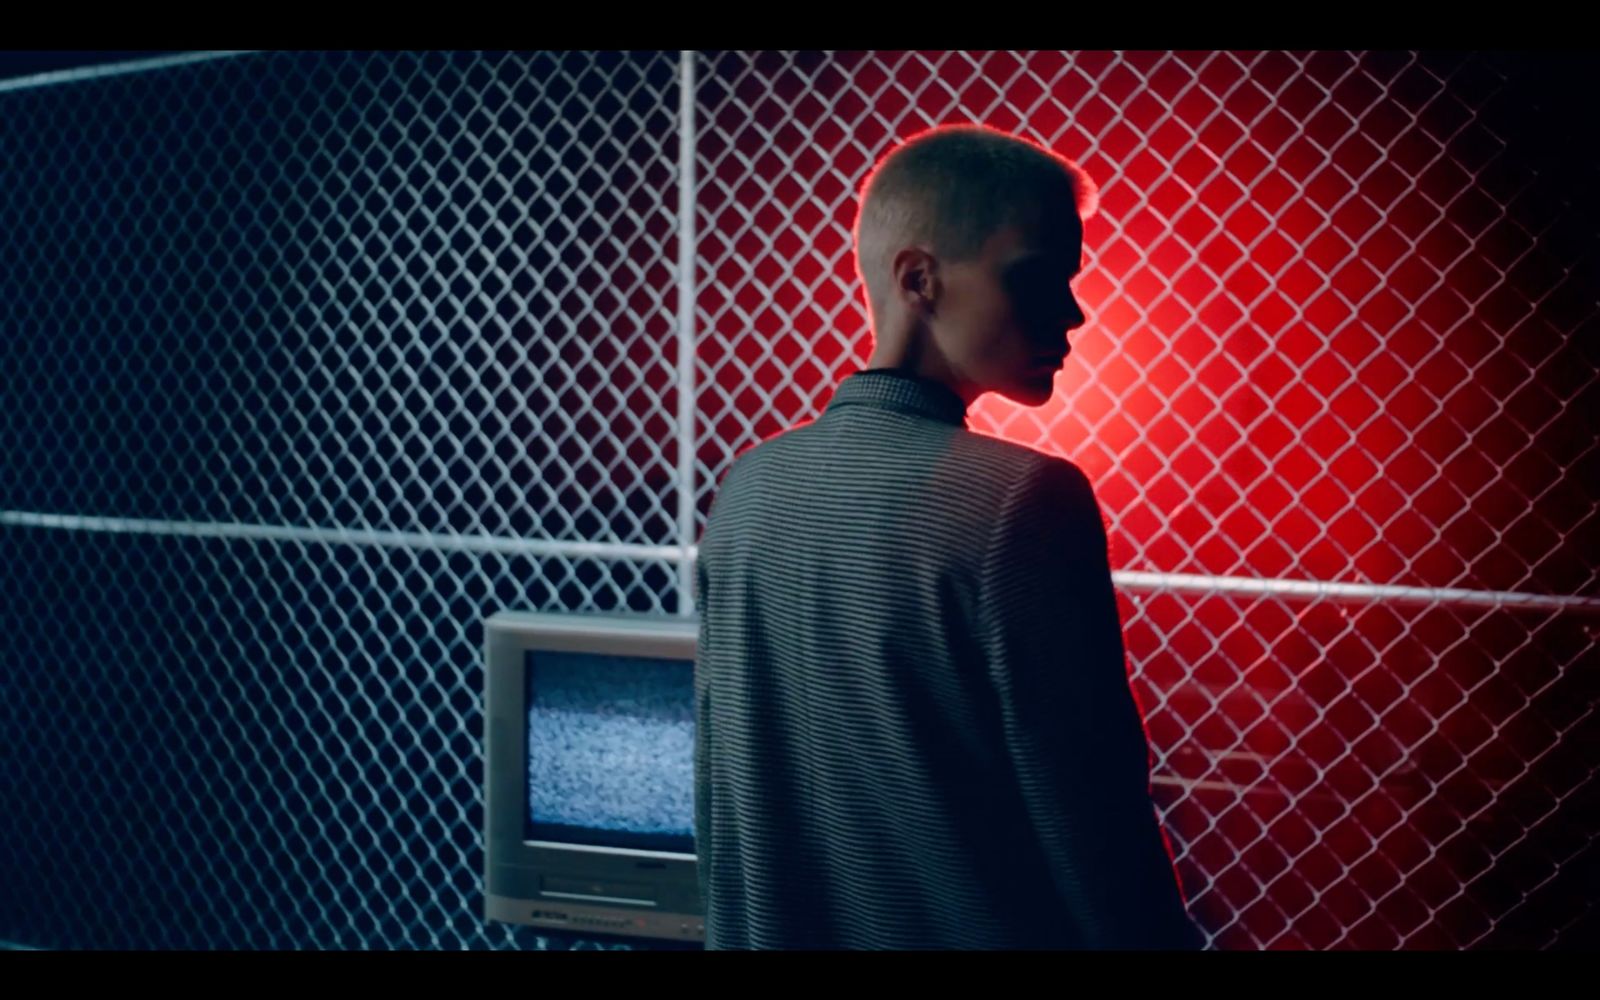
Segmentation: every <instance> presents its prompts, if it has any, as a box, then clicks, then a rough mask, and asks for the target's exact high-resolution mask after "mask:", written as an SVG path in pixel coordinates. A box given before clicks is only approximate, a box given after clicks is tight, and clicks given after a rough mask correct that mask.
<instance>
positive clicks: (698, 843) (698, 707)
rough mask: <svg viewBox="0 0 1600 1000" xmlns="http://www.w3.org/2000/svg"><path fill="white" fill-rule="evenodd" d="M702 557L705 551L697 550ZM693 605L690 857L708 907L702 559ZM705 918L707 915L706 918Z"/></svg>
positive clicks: (706, 641)
mask: <svg viewBox="0 0 1600 1000" xmlns="http://www.w3.org/2000/svg"><path fill="white" fill-rule="evenodd" d="M700 551H701V553H702V555H703V554H704V552H705V549H704V548H703V547H702V548H701V550H700ZM694 581H695V584H694V603H695V607H696V608H697V609H698V611H699V614H700V631H699V635H698V637H697V638H696V640H695V653H694V854H695V868H696V875H697V876H698V878H699V880H700V905H701V906H702V907H706V908H707V909H709V907H710V904H711V895H710V879H711V768H710V737H711V684H710V676H709V673H708V671H707V669H706V657H707V655H708V654H709V652H710V649H711V628H710V625H709V622H708V620H707V616H706V602H707V600H708V598H709V597H710V580H709V577H708V575H707V573H706V563H705V559H704V558H700V559H696V560H695V578H694ZM708 915H709V914H708Z"/></svg>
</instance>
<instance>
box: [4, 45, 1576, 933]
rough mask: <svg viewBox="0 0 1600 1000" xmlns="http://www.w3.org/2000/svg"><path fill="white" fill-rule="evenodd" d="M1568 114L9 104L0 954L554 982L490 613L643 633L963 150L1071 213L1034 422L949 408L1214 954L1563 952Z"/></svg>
mask: <svg viewBox="0 0 1600 1000" xmlns="http://www.w3.org/2000/svg"><path fill="white" fill-rule="evenodd" d="M1564 74H1566V75H1564ZM1576 79H1580V76H1579V75H1578V71H1577V70H1575V69H1572V68H1571V67H1570V66H1569V65H1568V64H1567V63H1563V62H1561V61H1560V60H1559V59H1557V58H1555V57H1549V58H1545V59H1542V60H1540V61H1538V62H1537V63H1536V62H1534V61H1532V60H1528V59H1526V58H1512V57H1504V56H1497V55H1484V54H1478V55H1459V54H1445V55H1435V54H1423V55H1410V54H1402V53H1382V54H1377V55H1362V54H1345V53H1331V52H1319V53H1310V54H1296V53H1247V54H1239V53H1178V54H1161V53H1134V54H1077V55H1074V54H1060V53H1028V54H1021V55H1018V54H1008V53H983V54H965V53H934V54H920V53H887V54H886V53H848V54H822V53H817V54H778V53H762V54H746V53H696V54H692V55H688V56H685V55H683V54H680V53H675V52H673V53H637V52H635V53H626V54H593V53H562V54H555V55H552V54H494V55H486V54H476V53H410V54H381V55H380V54H328V53H311V54H300V53H252V54H242V55H231V56H226V57H218V58H211V59H200V60H193V59H175V60H169V61H166V62H164V63H162V64H159V65H153V66H148V67H145V68H143V69H141V70H139V71H136V72H135V71H130V72H123V73H115V74H109V75H85V76H84V77H83V78H80V79H75V80H61V81H57V82H51V83H49V84H48V85H44V84H41V83H39V82H38V81H32V82H30V81H24V82H22V83H20V84H0V226H3V228H4V231H5V232H6V233H7V234H8V239H7V240H6V241H5V242H4V244H3V246H0V456H3V458H0V469H3V473H0V566H3V567H4V572H3V574H0V665H3V669H4V671H5V674H4V676H5V694H6V697H5V698H4V699H0V733H3V734H4V736H3V737H0V740H3V742H0V746H3V747H4V760H5V764H4V766H3V767H0V806H3V807H0V862H3V869H0V871H3V876H0V877H3V879H4V886H3V890H0V938H6V939H10V940H12V941H18V942H22V943H26V944H40V945H46V946H53V947H186V948H194V947H197V948H213V947H226V948H274V947H291V948H310V947H339V948H364V947H379V948H460V947H471V948H483V947H507V946H535V947H549V946H555V947H562V946H572V945H574V944H577V945H580V946H594V945H596V944H599V943H600V942H597V941H578V942H573V941H572V940H570V939H563V938H559V937H556V936H554V935H546V934H534V933H532V932H531V931H528V930H526V929H517V928H510V927H506V926H503V925H497V924H496V925H486V924H485V923H484V922H483V921H482V919H481V917H480V913H481V903H480V901H481V886H480V878H481V870H482V854H481V850H482V848H481V843H480V832H481V829H482V799H481V787H482V759H481V736H482V722H481V710H482V705H481V698H480V692H481V690H482V677H481V673H480V671H481V669H482V664H481V662H480V654H481V648H482V634H481V621H482V619H483V618H484V617H486V616H487V615H488V614H490V613H492V612H494V611H497V610H500V609H501V608H507V607H513V608H537V609H541V610H573V611H579V610H631V611H636V612H640V613H653V614H688V613H692V609H691V608H690V607H689V606H688V600H689V595H690V591H689V590H688V587H687V581H688V579H689V576H688V575H687V569H688V560H689V559H690V558H692V554H693V549H692V544H693V542H694V540H695V539H696V538H697V537H698V535H699V532H700V529H701V527H702V526H703V524H704V517H705V514H706V512H707V510H708V509H709V505H710V501H711V498H712V496H713V494H714V490H715V484H716V482H717V481H718V479H719V478H720V476H721V473H722V471H723V470H724V469H725V468H726V467H727V465H728V464H729V463H730V462H731V460H732V458H733V456H734V455H735V454H736V453H737V452H738V451H740V450H741V449H743V448H745V447H748V446H749V445H751V444H753V443H755V442H756V441H758V440H760V439H761V438H762V437H765V436H766V435H768V434H771V433H774V432H776V431H778V430H780V429H782V428H783V427H785V426H787V425H789V424H792V423H794V422H795V421H797V420H802V419H806V418H808V417H810V416H813V415H814V414H815V413H816V412H817V411H818V410H819V409H820V407H821V406H822V405H823V404H824V403H825V402H826V400H827V397H828V394H829V392H830V391H831V387H832V386H833V385H835V384H836V383H837V382H838V380H839V379H840V378H842V377H843V376H844V375H845V374H848V373H849V372H850V371H852V370H854V369H855V368H857V367H859V365H860V364H861V363H862V362H863V361H864V359H865V357H866V355H867V352H868V349H869V346H870V342H869V334H868V329H867V324H866V317H865V313H864V308H863V305H862V300H861V295H860V289H859V286H858V284H857V282H856V281H855V279H854V276H853V272H852V267H851V261H850V238H849V230H850V223H851V220H852V218H853V215H854V211H855V190H856V188H857V186H858V185H859V182H860V180H861V178H862V177H863V176H864V174H865V172H866V170H867V169H868V168H869V166H870V165H871V163H872V161H873V160H874V158H875V157H877V156H878V155H881V153H882V152H884V151H885V150H886V149H887V148H888V147H889V146H890V145H891V144H892V143H893V142H894V141H895V140H896V139H898V138H903V137H905V136H906V135H909V134H910V133H912V132H914V131H916V130H917V129H920V128H922V127H926V126H929V125H933V124H938V123H941V122H947V121H981V122H985V123H988V124H991V125H994V126H996V127H999V128H1003V129H1006V130H1009V131H1016V132H1018V133H1020V134H1023V135H1027V136H1029V137H1031V138H1034V139H1036V140H1038V141H1040V142H1042V143H1045V144H1047V145H1049V146H1051V147H1052V148H1055V149H1057V150H1059V151H1060V152H1062V153H1064V154H1066V155H1068V156H1071V157H1073V158H1074V159H1077V160H1078V161H1080V162H1081V163H1083V164H1084V166H1085V167H1086V168H1087V169H1088V170H1089V171H1090V172H1091V173H1092V174H1093V175H1094V176H1095V177H1096V179H1097V180H1098V181H1099V183H1100V185H1101V191H1102V198H1101V210H1100V213H1099V214H1098V215H1097V216H1096V217H1094V218H1093V219H1092V220H1090V222H1089V223H1088V225H1087V227H1086V234H1085V250H1086V253H1087V256H1088V261H1089V266H1088V267H1087V268H1086V270H1085V273H1084V276H1083V277H1082V278H1081V279H1080V285H1079V298H1080V299H1081V300H1082V301H1083V303H1084V304H1085V307H1086V309H1087V312H1088V313H1089V316H1090V323H1089V325H1088V326H1087V327H1085V328H1084V329H1083V330H1081V331H1079V332H1078V333H1077V334H1075V335H1074V352H1073V358H1072V361H1071V362H1070V363H1069V366H1068V369H1067V371H1066V372H1064V373H1063V374H1062V375H1061V376H1060V384H1059V385H1058V391H1057V394H1056V398H1055V399H1054V400H1053V401H1052V402H1051V403H1050V404H1049V405H1047V406H1045V407H1041V408H1038V409H1034V410H1028V409H1024V408H1020V407H1015V406H1012V405H1010V404H1009V403H1007V402H1005V401H1004V400H1001V399H998V398H995V397H987V398H985V399H984V400H980V401H979V402H978V403H977V404H975V406H974V407H973V411H972V417H973V420H972V422H973V425H974V427H975V429H978V430H981V431H984V432H988V433H994V434H1000V435H1004V436H1006V437H1009V438H1011V439H1014V440H1018V441H1022V442H1023V443H1026V444H1029V445H1033V446H1035V447H1039V448H1042V449H1045V450H1049V451H1053V452H1056V453H1059V454H1062V455H1065V456H1067V457H1069V458H1071V459H1073V460H1074V461H1075V462H1077V463H1078V464H1079V465H1080V466H1082V467H1083V468H1084V469H1085V471H1086V472H1088V473H1089V474H1090V476H1091V478H1092V479H1093V480H1094V482H1095V484H1096V488H1097V490H1098V493H1099V496H1100V499H1101V502H1102V505H1103V506H1104V507H1105V509H1106V513H1107V515H1108V517H1109V519H1110V521H1111V530H1110V534H1111V540H1112V541H1111V545H1112V549H1111V554H1112V564H1113V567H1115V568H1116V569H1117V571H1118V573H1117V582H1118V584H1119V588H1120V591H1121V595H1122V598H1123V604H1124V606H1123V615H1124V626H1125V632H1126V636H1127V641H1128V649H1129V661H1130V667H1131V669H1132V671H1133V675H1134V682H1135V687H1136V689H1137V691H1138V693H1139V695H1140V698H1141V702H1142V704H1143V705H1144V708H1145V711H1146V715H1147V722H1148V725H1149V729H1150V733H1151V737H1152V741H1153V749H1154V751H1155V754H1156V757H1157V760H1158V764H1157V767H1156V770H1155V774H1154V782H1155V789H1156V792H1157V795H1158V802H1159V805H1160V806H1161V808H1162V810H1163V812H1164V815H1165V820H1166V823H1167V826H1168V829H1169V832H1170V833H1171V835H1172V839H1173V846H1174V848H1175V850H1176V851H1177V852H1178V854H1179V868H1180V873H1181V874H1182V876H1183V879H1184V884H1185V886H1186V888H1187V889H1188V892H1189V895H1190V899H1191V905H1192V909H1193V911H1194V913H1195V914H1196V916H1197V918H1198V920H1199V922H1200V923H1201V925H1202V926H1203V927H1204V928H1205V930H1206V931H1207V933H1208V934H1209V936H1210V937H1211V940H1212V943H1213V945H1214V946H1216V947H1222V948H1259V947H1273V948H1278V947H1291V948H1294V947H1309V948H1325V947H1370V948H1395V947H1406V948H1416V947H1439V948H1461V947H1483V946H1496V945H1516V946H1531V947H1546V946H1550V945H1562V944H1569V943H1571V942H1572V941H1573V940H1575V938H1576V936H1577V935H1578V934H1579V933H1580V932H1583V931H1585V929H1586V928H1587V927H1590V926H1592V924H1593V921H1594V918H1595V907H1594V906H1593V903H1594V897H1595V886H1596V885H1600V850H1597V847H1596V842H1595V835H1596V832H1597V829H1600V822H1597V821H1596V820H1595V819H1594V817H1595V816H1597V815H1600V802H1597V797H1600V793H1597V783H1596V781H1595V770H1596V767H1597V765H1600V751H1597V750H1596V749H1595V748H1596V747H1600V739H1596V737H1597V736H1600V733H1597V729H1600V724H1597V718H1600V716H1597V714H1596V712H1595V703H1596V696H1597V691H1596V688H1597V686H1600V685H1597V678H1596V671H1595V669H1594V667H1593V660H1594V652H1595V629H1596V622H1597V620H1600V619H1597V616H1596V615H1595V611H1596V610H1597V607H1600V597H1597V590H1596V571H1597V561H1596V559H1595V553H1596V552H1600V545H1597V537H1596V536H1597V525H1600V518H1597V517H1596V497H1595V491H1594V488H1593V484H1594V483H1595V482H1597V481H1600V476H1597V475H1596V472H1597V469H1596V465H1597V455H1600V449H1597V448H1596V444H1597V442H1600V432H1597V428H1596V425H1595V423H1594V421H1593V419H1592V416H1589V415H1590V414H1593V413H1594V412H1600V407H1597V402H1600V400H1597V398H1596V397H1597V395H1600V379H1597V377H1596V372H1597V369H1600V354H1597V350H1596V344H1595V341H1594V337H1593V326H1594V322H1593V321H1594V318H1595V314H1596V299H1595V296H1596V292H1595V290H1596V288H1597V287H1600V282H1597V280H1596V277H1597V274H1596V264H1597V260H1600V254H1597V249H1596V233H1597V231H1600V227H1597V225H1596V220H1597V218H1600V213H1597V212H1596V200H1595V199H1596V192H1600V183H1597V182H1600V176H1597V175H1600V168H1597V165H1596V164H1597V159H1596V157H1595V156H1594V148H1593V144H1592V140H1588V138H1587V137H1586V136H1581V135H1580V134H1579V131H1578V129H1577V128H1576V127H1575V125H1574V124H1573V123H1571V122H1568V121H1565V120H1564V119H1563V118H1562V115H1561V109H1562V104H1561V102H1560V101H1559V100H1557V98H1558V97H1559V95H1560V94H1561V93H1562V92H1563V89H1564V87H1565V86H1567V85H1569V84H1571V83H1572V82H1573V81H1574V80H1576ZM1581 80H1582V81H1586V82H1588V83H1590V84H1592V82H1593V74H1587V75H1582V76H1581ZM1583 143H1587V144H1586V145H1585V144H1583ZM689 206H692V211H690V210H689ZM107 902H113V903H114V905H111V906H107V905H105V904H106V903H107ZM611 943H613V944H615V943H619V942H611Z"/></svg>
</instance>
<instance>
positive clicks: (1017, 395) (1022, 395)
mask: <svg viewBox="0 0 1600 1000" xmlns="http://www.w3.org/2000/svg"><path fill="white" fill-rule="evenodd" d="M1055 394H1056V383H1055V378H1054V376H1053V375H1052V376H1051V377H1049V378H1044V379H1039V380H1031V379H1024V380H1022V381H1020V382H1017V383H1015V384H1013V385H1012V386H1010V387H1009V388H1007V389H1006V390H1005V391H1004V392H1002V393H1001V394H1000V395H1002V396H1004V397H1006V398H1007V399H1009V400H1011V401H1012V402H1013V403H1020V404H1022V405H1023V406H1043V405H1044V404H1045V403H1048V402H1049V401H1050V397H1051V396H1054V395H1055Z"/></svg>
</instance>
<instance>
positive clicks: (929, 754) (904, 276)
mask: <svg viewBox="0 0 1600 1000" xmlns="http://www.w3.org/2000/svg"><path fill="white" fill-rule="evenodd" d="M1094 200H1095V190H1094V186H1093V183H1092V181H1090V179H1089V178H1088V176H1087V175H1086V174H1085V173H1084V172H1083V171H1082V170H1081V169H1080V168H1078V167H1077V166H1076V165H1075V164H1073V163H1072V162H1071V161H1069V160H1065V159H1063V158H1061V157H1059V156H1057V155H1055V154H1053V153H1050V152H1048V151H1046V150H1044V149H1042V148H1040V147H1038V146H1036V145H1034V144H1032V143H1030V142H1028V141H1026V140H1023V139H1020V138H1017V137H1014V136H1010V135H1007V134H1005V133H1002V132H998V131H995V130H992V129H988V128H985V127H981V126H946V127H942V128H937V129H933V130H930V131H929V132H926V133H923V134H921V135H918V136H915V137H913V138H911V139H910V140H909V141H907V142H906V143H904V144H903V145H901V146H899V147H898V148H896V149H895V150H893V151H892V152H891V153H890V154H889V155H888V156H887V157H885V158H884V159H883V160H882V161H881V162H880V163H879V164H878V166H877V167H876V168H875V169H874V170H873V171H872V173H871V175H870V176H869V178H868V180H867V182H866V184H865V186H864V189H863V194H862V199H861V207H860V212H859V217H858V220H857V223H856V232H855V237H856V255H857V266H858V268H859V271H860V274H861V277H862V279H863V281H864V283H865V287H866V293H867V304H868V310H869V314H870V317H871V324H872V334H873V341H874V343H873V351H872V355H871V359H870V360H869V361H868V362H867V366H866V368H865V369H864V370H861V371H857V372H855V373H853V374H851V375H849V376H848V377H847V378H845V379H844V380H843V381H842V382H841V383H840V384H839V385H838V386H837V387H836V389H835V391H834V394H833V396H832V398H831V400H830V401H829V403H828V405H827V407H826V408H825V410H824V411H823V413H822V414H821V415H820V416H819V417H818V418H817V419H815V420H813V421H810V422H808V423H804V424H801V425H798V426H796V427H793V428H790V429H788V430H785V431H784V432H782V433H780V434H777V435H775V436H773V437H770V438H768V439H767V440H765V441H762V442H760V443H759V444H757V445H756V446H754V447H752V448H750V449H748V450H746V451H745V452H744V453H742V454H740V455H739V456H737V458H736V460H735V461H734V462H733V464H732V466H731V467H730V468H729V470H728V471H727V473H726V474H725V475H724V476H723V479H722V481H721V483H720V484H719V487H718V489H717V491H716V494H715V497H714V499H713V503H712V508H711V511H710V515H709V518H708V521H707V524H706V528H705V530H704V532H703V533H702V536H701V541H700V544H699V549H698V556H697V559H696V562H695V584H694V591H695V599H696V605H697V608H698V611H699V615H700V622H699V634H698V644H697V648H696V654H695V664H694V698H695V712H696V715H695V751H694V771H695V830H694V836H695V849H696V852H697V865H698V874H699V879H700V894H701V899H702V902H703V903H704V905H705V908H706V925H705V928H706V947H707V948H708V949H710V950H722V949H736V948H738V949H745V948H762V949H765V948H783V949H825V948H860V949H869V948H870V949H928V948H938V949H949V948H1007V949H1023V948H1096V949H1099V948H1151V949H1194V948H1198V947H1200V945H1201V944H1202V942H1203V938H1202V936H1201V934H1200V932H1199V931H1198V929H1197V928H1196V927H1195V925H1194V924H1193V923H1192V922H1191V921H1190V920H1189V917H1188V915H1187V913H1186V912H1185V904H1184V900H1183V897H1182V894H1181V888H1180V886H1179V884H1178V880H1177V877H1176V874H1175V871H1174V865H1173V860H1172V855H1171V851H1170V848H1169V847H1168V844H1167V842H1166V839H1165V836H1164V834H1163V833H1162V831H1161V828H1160V825H1159V822H1158V819H1157V817H1156V814H1155V810H1154V807H1153V805H1152V803H1151V800H1150V797H1149V747H1148V743H1147V739H1146V734H1145V730H1144V725H1143V720H1142V717H1141V716H1140V713H1139V708H1138V705H1137V703H1136V701H1135V700H1134V697H1133V694H1132V692H1131V690H1130V688H1129V684H1128V677H1127V669H1126V663H1125V656H1124V650H1123V644H1122V633H1121V624H1120V620H1119V618H1118V613H1117V606H1116V599H1115V596H1114V593H1113V589H1112V583H1111V575H1110V567H1109V564H1108V558H1107V551H1106V546H1107V541H1106V533H1105V529H1104V526H1103V524H1102V521H1101V516H1100V509H1099V505H1098V503H1097V501H1096V499H1095V496H1094V491H1093V489H1092V487H1091V486H1090V484H1089V482H1088V480H1087V478H1086V477H1085V476H1084V474H1083V473H1082V472H1081V471H1080V470H1079V469H1078V468H1077V466H1075V465H1074V464H1073V463H1071V462H1069V461H1067V460H1065V459H1062V458H1059V457H1055V456H1050V455H1046V454H1044V453H1041V452H1038V451H1036V450H1034V449H1031V448H1027V447H1024V446H1022V445H1019V444H1015V443H1012V442H1007V441H1003V440H1000V439H998V438H994V437H990V436H987V435H983V434H978V433H975V432H972V431H970V430H968V429H967V425H966V414H967V409H968V407H969V406H970V404H971V403H972V401H973V400H974V399H976V398H977V397H978V396H980V395H982V394H983V393H986V392H998V393H1000V394H1001V395H1003V396H1005V397H1007V398H1010V399H1012V400H1014V401H1017V402H1020V403H1023V404H1025V405H1035V406H1036V405H1039V404H1041V403H1043V402H1045V401H1046V400H1048V399H1049V398H1050V395H1051V392H1052V390H1053V376H1054V373H1055V372H1056V371H1057V370H1058V369H1059V367H1060V366H1061V364H1062V362H1063V361H1064V360H1065V358H1066V357H1067V356H1068V354H1069V352H1070V347H1069V344H1068V342H1067V332H1068V331H1069V330H1071V329H1074V328H1076V327H1078V326H1080V325H1082V324H1083V323H1084V314H1083V312H1082V310H1081V309H1080V308H1079V305H1078V303H1077V301H1076V299H1075V298H1074V296H1073V293H1072V289H1071V286H1070V280H1071V278H1072V277H1073V276H1075V274H1076V273H1077V271H1078V270H1079V268H1080V265H1081V256H1082V234H1083V228H1082V219H1083V218H1086V217H1088V215H1089V214H1090V213H1092V211H1093V205H1094Z"/></svg>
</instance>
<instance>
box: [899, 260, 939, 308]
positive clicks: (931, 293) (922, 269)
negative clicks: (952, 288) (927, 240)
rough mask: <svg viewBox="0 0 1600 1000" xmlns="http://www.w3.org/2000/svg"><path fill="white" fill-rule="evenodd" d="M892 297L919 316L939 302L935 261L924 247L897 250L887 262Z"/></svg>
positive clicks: (937, 266)
mask: <svg viewBox="0 0 1600 1000" xmlns="http://www.w3.org/2000/svg"><path fill="white" fill-rule="evenodd" d="M889 273H890V278H891V280H892V282H893V288H894V292H893V294H894V296H895V297H896V298H897V299H899V300H900V301H901V302H903V303H904V304H905V306H906V308H907V309H909V310H911V311H912V312H914V313H917V314H922V313H925V312H928V311H931V310H932V308H933V306H934V304H935V303H936V302H938V300H939V291H940V287H939V261H938V260H937V259H936V258H935V257H934V256H933V254H931V253H929V252H928V250H927V249H926V248H924V247H915V246H912V247H901V248H900V249H899V250H898V251H896V252H895V255H894V257H893V258H891V259H890V261H889Z"/></svg>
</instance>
